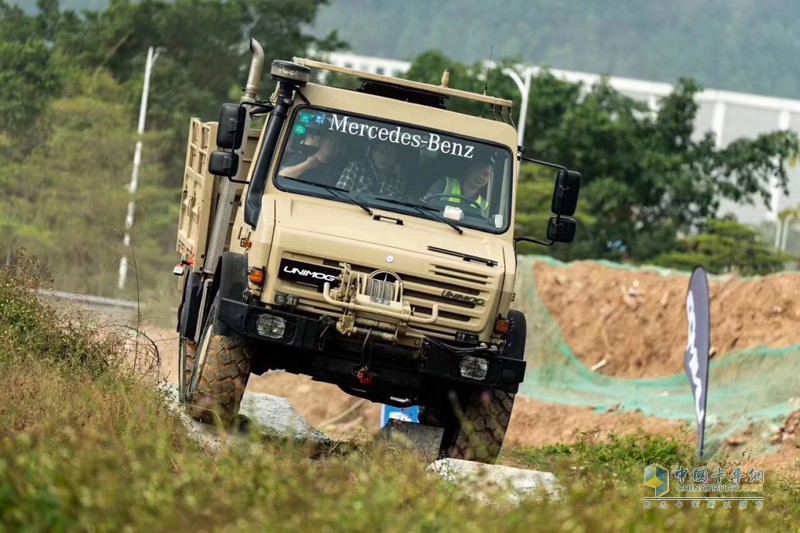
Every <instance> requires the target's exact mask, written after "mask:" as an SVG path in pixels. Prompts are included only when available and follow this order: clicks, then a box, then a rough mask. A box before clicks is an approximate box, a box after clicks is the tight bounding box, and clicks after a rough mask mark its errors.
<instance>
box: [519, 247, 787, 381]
mask: <svg viewBox="0 0 800 533" xmlns="http://www.w3.org/2000/svg"><path fill="white" fill-rule="evenodd" d="M534 271H535V275H536V281H537V289H538V292H539V295H540V297H541V298H542V300H543V302H544V304H545V306H546V307H547V309H548V310H549V311H550V313H551V314H552V315H553V317H554V318H555V320H556V322H557V323H558V325H559V326H560V328H561V331H562V332H563V334H564V338H565V339H566V341H567V344H569V346H570V348H571V349H572V351H573V352H574V353H575V356H576V357H577V358H578V359H580V360H581V362H583V363H584V364H585V365H586V366H588V367H593V366H595V365H597V371H598V372H601V373H603V374H608V375H611V376H616V377H624V378H644V377H658V376H666V375H671V374H675V373H678V372H682V371H683V358H684V352H685V349H686V340H687V321H686V307H685V306H686V291H687V289H688V284H689V277H688V275H686V276H683V275H664V274H661V273H659V272H656V271H641V270H628V269H624V268H611V267H608V266H603V265H601V264H597V263H590V262H576V263H570V264H567V265H565V266H555V265H550V264H546V263H542V262H537V263H535V266H534ZM709 282H710V291H711V353H712V357H724V356H725V355H726V354H728V353H730V352H733V351H742V350H747V349H751V348H756V347H769V348H782V347H786V346H792V345H795V344H800V328H798V324H800V304H799V303H798V302H800V275H797V274H794V273H781V274H774V275H770V276H766V277H763V278H754V279H749V280H748V279H741V278H737V277H734V276H723V277H714V278H712V279H710V280H709Z"/></svg>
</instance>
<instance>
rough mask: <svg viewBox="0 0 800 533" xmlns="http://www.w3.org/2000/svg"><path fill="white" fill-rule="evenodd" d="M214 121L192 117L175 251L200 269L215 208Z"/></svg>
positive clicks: (193, 267)
mask: <svg viewBox="0 0 800 533" xmlns="http://www.w3.org/2000/svg"><path fill="white" fill-rule="evenodd" d="M216 138H217V123H216V122H206V123H203V122H200V120H199V119H197V118H192V120H191V123H190V125H189V140H188V141H187V143H186V166H185V169H184V174H183V192H182V193H181V212H180V218H179V219H178V241H177V245H176V251H177V252H178V254H179V255H180V257H181V260H183V261H187V262H189V263H191V264H192V271H193V272H200V271H202V269H203V264H204V262H205V250H206V243H207V240H208V233H209V225H210V223H211V220H212V218H211V215H212V213H213V210H214V206H213V202H212V200H213V199H214V197H215V189H216V176H213V175H211V174H209V173H208V159H209V157H210V156H211V152H213V151H214V150H216V149H217V146H216V143H215V139H216Z"/></svg>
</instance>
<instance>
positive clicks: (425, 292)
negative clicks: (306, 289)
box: [301, 256, 499, 336]
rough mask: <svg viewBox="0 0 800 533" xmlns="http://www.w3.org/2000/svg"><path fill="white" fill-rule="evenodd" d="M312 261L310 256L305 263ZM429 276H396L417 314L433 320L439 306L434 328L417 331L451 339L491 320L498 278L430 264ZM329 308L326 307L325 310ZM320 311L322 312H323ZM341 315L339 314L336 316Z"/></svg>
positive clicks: (331, 262) (332, 263)
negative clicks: (491, 303)
mask: <svg viewBox="0 0 800 533" xmlns="http://www.w3.org/2000/svg"><path fill="white" fill-rule="evenodd" d="M308 259H310V258H309V257H308V256H305V257H304V260H308ZM314 262H315V263H317V264H321V265H324V266H329V267H334V268H338V267H339V262H338V261H334V260H323V259H316V260H315V261H314ZM351 268H352V269H353V270H354V271H356V272H362V273H365V274H369V273H370V272H373V271H375V270H376V269H377V268H373V267H368V266H364V265H354V264H351ZM428 272H429V276H428V277H424V278H423V277H419V276H413V275H410V274H405V273H403V272H396V271H395V273H396V274H397V275H398V276H400V279H401V280H402V281H403V287H404V290H403V296H404V299H405V300H407V301H408V302H409V304H411V306H412V308H413V309H414V312H415V313H417V314H420V315H428V316H430V314H431V312H432V305H433V304H438V306H439V319H438V320H437V321H436V323H435V324H431V325H427V326H424V327H421V326H417V325H415V326H414V327H415V329H419V330H422V331H424V332H426V333H429V334H433V335H436V334H439V335H448V336H450V335H452V334H453V333H454V332H455V331H465V330H466V331H478V330H479V329H481V327H482V326H483V324H482V320H486V319H488V318H489V317H488V313H487V305H488V304H489V303H490V301H489V299H490V296H491V294H492V293H493V292H495V291H497V290H499V287H497V284H498V276H489V275H485V274H480V273H475V272H470V271H468V270H462V269H459V268H454V267H450V266H445V265H439V264H436V263H431V264H430V265H429V270H428ZM301 304H308V305H309V307H311V306H313V307H316V308H320V307H321V306H320V305H319V304H318V303H316V302H314V303H313V304H312V302H306V301H305V299H303V300H301ZM325 307H327V306H325ZM320 310H321V309H320ZM337 314H338V313H337Z"/></svg>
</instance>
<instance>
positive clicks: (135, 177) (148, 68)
mask: <svg viewBox="0 0 800 533" xmlns="http://www.w3.org/2000/svg"><path fill="white" fill-rule="evenodd" d="M158 54H159V50H158V49H154V48H153V47H152V46H151V47H150V48H148V50H147V62H146V63H145V66H144V87H143V88H142V101H141V104H140V105H139V126H138V127H137V128H136V134H137V140H136V150H135V151H134V153H133V172H131V183H130V185H129V186H128V191H129V192H130V195H131V197H130V200H129V201H128V212H127V214H126V215H125V237H124V239H123V240H122V246H123V247H124V249H123V251H122V257H120V259H119V284H118V286H119V288H120V289H124V288H125V280H126V279H127V277H128V249H129V248H130V246H131V233H130V232H131V227H132V226H133V214H134V211H135V209H136V205H135V197H134V195H135V194H136V189H137V188H138V187H139V167H140V166H141V164H142V134H143V133H144V121H145V117H146V116H147V97H148V94H149V93H150V73H151V72H152V71H153V65H154V64H155V62H156V59H158Z"/></svg>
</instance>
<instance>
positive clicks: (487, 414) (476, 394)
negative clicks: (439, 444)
mask: <svg viewBox="0 0 800 533" xmlns="http://www.w3.org/2000/svg"><path fill="white" fill-rule="evenodd" d="M464 399H465V400H466V401H465V402H464V407H463V411H462V412H461V413H456V419H457V420H456V421H454V423H456V424H457V428H453V429H454V430H455V431H453V430H451V431H450V432H448V431H446V432H445V433H446V435H447V433H450V435H452V437H451V440H450V441H449V443H447V444H444V445H443V450H442V451H443V455H444V456H445V457H452V458H453V459H465V460H467V461H476V462H480V463H490V464H493V463H494V462H495V461H497V457H498V456H499V455H500V449H501V448H502V447H503V440H504V439H505V436H506V430H507V429H508V423H509V421H510V420H511V410H512V409H513V407H514V394H510V393H507V392H503V391H499V390H491V389H484V390H480V389H479V390H475V391H473V392H471V393H469V394H468V396H467V397H466V398H464Z"/></svg>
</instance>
